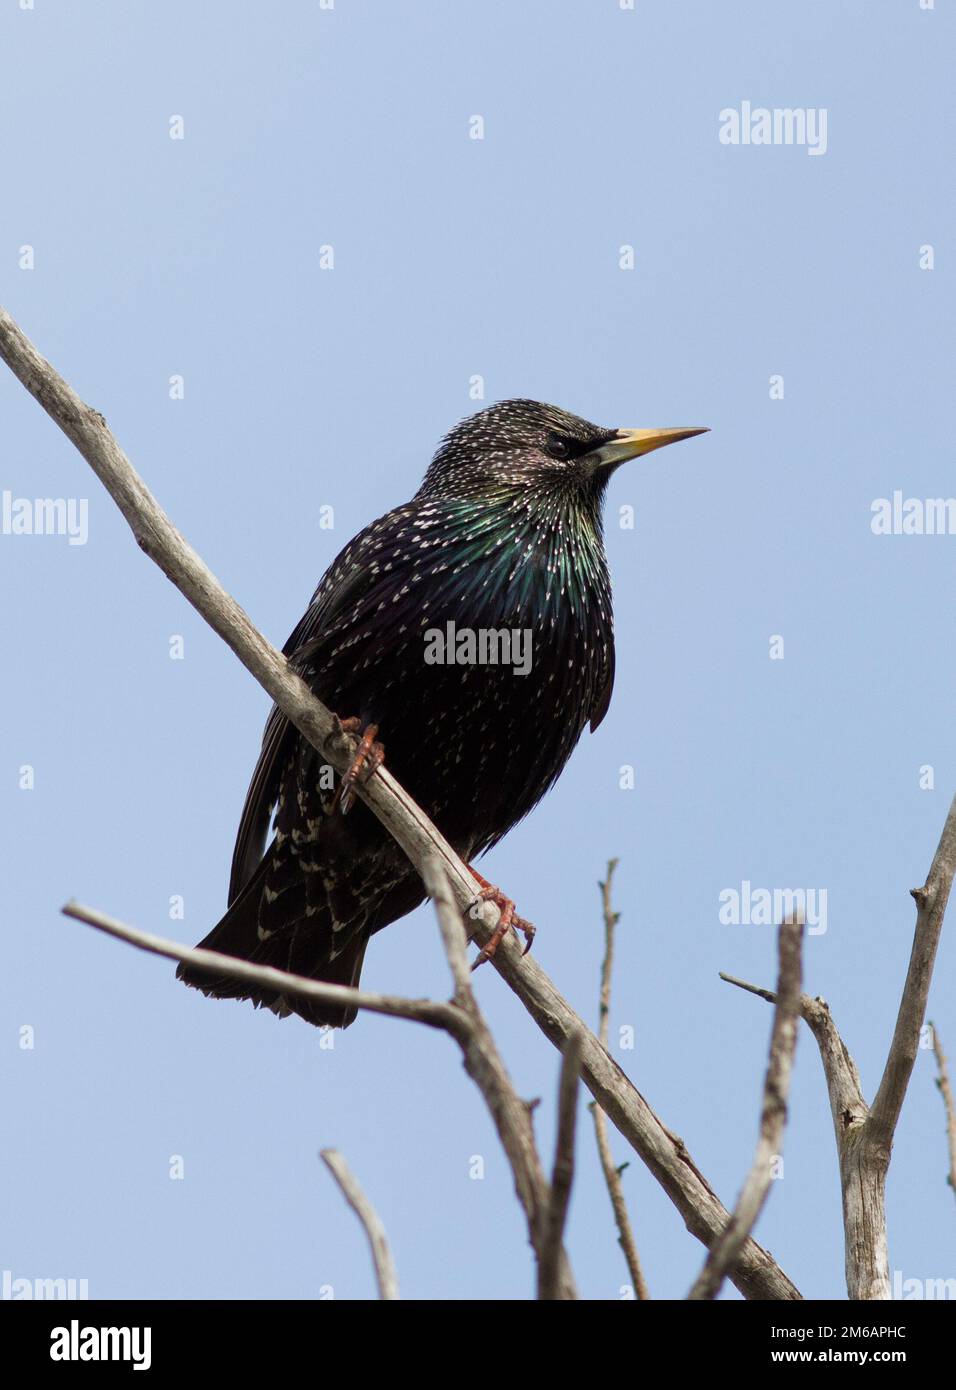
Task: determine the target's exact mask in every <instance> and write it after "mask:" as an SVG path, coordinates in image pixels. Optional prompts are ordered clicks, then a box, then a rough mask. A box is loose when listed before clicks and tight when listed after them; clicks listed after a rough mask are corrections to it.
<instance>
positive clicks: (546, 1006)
mask: <svg viewBox="0 0 956 1390" xmlns="http://www.w3.org/2000/svg"><path fill="white" fill-rule="evenodd" d="M0 358H2V359H3V360H4V361H5V362H6V363H7V365H8V366H9V367H10V369H11V371H12V372H13V373H14V375H15V376H17V377H18V378H19V380H20V381H21V382H22V383H23V385H24V386H25V387H26V389H27V390H28V391H29V392H30V393H31V395H33V396H34V398H35V399H36V400H37V401H38V402H39V403H40V405H41V406H42V407H43V409H44V410H45V411H46V412H47V413H48V414H49V415H50V417H51V418H52V419H53V421H54V422H55V423H56V424H57V425H58V426H59V427H60V429H61V430H63V432H64V434H66V436H67V438H68V439H70V440H71V441H72V442H73V444H74V445H75V446H76V448H77V449H78V450H79V452H80V454H81V455H82V456H83V458H84V459H85V460H86V461H87V463H88V464H89V465H90V467H91V468H92V469H93V471H94V472H95V473H96V475H97V477H98V478H99V479H100V481H101V482H102V483H103V486H104V487H105V488H106V490H107V491H108V492H109V494H110V496H111V497H112V498H113V500H114V501H115V502H116V504H117V506H118V507H119V509H120V511H121V512H122V513H123V515H124V517H125V518H126V520H127V522H128V523H129V525H130V528H131V530H132V531H133V535H134V537H135V538H136V540H137V543H138V544H139V545H140V546H141V548H142V549H143V550H144V551H145V552H146V553H147V554H148V555H149V556H150V558H151V559H153V560H154V561H155V563H156V564H157V565H159V567H160V568H161V569H162V570H163V572H164V574H166V575H167V577H168V578H169V579H170V580H171V581H172V582H173V583H174V584H175V585H176V587H177V588H178V589H179V590H180V592H181V593H182V594H183V595H184V596H185V597H186V598H187V599H188V600H189V602H190V603H191V604H192V605H193V606H194V607H195V608H196V610H197V611H198V612H199V613H200V614H201V615H202V617H203V618H205V620H206V621H207V622H208V623H209V625H210V626H211V627H212V628H213V629H214V631H216V632H217V633H219V635H220V636H221V637H222V638H223V640H224V641H225V642H226V643H227V644H228V646H229V647H231V649H232V650H233V651H234V652H235V653H236V655H237V656H238V657H239V660H240V661H241V662H242V663H243V665H244V666H245V667H246V669H247V670H248V671H250V672H251V674H252V675H253V676H254V677H255V678H256V680H257V681H258V682H259V684H260V685H261V686H262V687H263V689H265V690H266V691H267V692H268V694H270V695H271V696H272V698H273V700H275V702H276V704H277V705H278V706H279V708H280V709H281V710H282V712H283V714H284V715H286V717H287V718H288V719H289V720H290V721H291V723H292V724H294V725H295V727H296V728H297V729H298V730H299V732H300V733H301V734H302V735H303V737H304V738H305V739H306V740H307V741H308V742H309V743H311V744H312V746H313V747H314V748H316V749H317V750H318V751H319V753H320V754H321V755H322V756H323V757H324V759H325V760H326V761H327V762H328V763H330V764H331V765H332V766H333V767H335V768H336V769H337V770H339V771H343V770H344V769H345V768H346V767H348V766H349V765H350V763H351V761H352V757H353V752H354V748H355V739H354V738H353V737H352V736H351V735H348V734H345V733H343V732H342V729H341V725H340V724H339V721H338V720H337V719H336V717H335V715H334V714H332V712H331V711H330V710H328V709H326V708H325V706H324V705H323V704H322V703H321V701H319V700H318V699H316V697H315V696H314V695H313V694H312V693H311V691H310V690H309V689H308V687H307V686H306V685H305V683H304V682H303V681H302V680H301V679H300V678H299V677H298V676H297V675H296V673H295V672H294V671H293V670H292V668H291V667H290V666H289V664H288V662H287V661H286V660H285V658H284V657H283V656H282V655H281V653H280V652H278V651H277V650H276V649H275V647H273V646H272V644H271V643H269V642H267V641H266V640H265V638H264V637H263V636H262V635H261V634H260V633H259V632H257V631H256V629H255V628H254V627H253V625H252V623H251V622H250V621H249V618H248V617H247V616H246V614H245V613H244V612H243V610H242V609H241V608H240V607H239V605H238V604H237V603H236V602H235V600H234V599H232V598H231V597H230V595H229V594H227V593H226V591H225V590H224V589H223V587H222V585H221V584H220V583H219V582H218V580H217V579H216V578H215V576H214V575H213V574H212V573H211V571H210V570H209V569H208V568H207V566H206V565H205V564H203V562H202V560H201V559H200V557H199V556H198V555H197V554H196V552H195V551H194V550H193V549H192V548H191V547H190V546H189V545H188V544H187V543H186V542H185V540H184V539H183V537H182V536H181V535H180V534H179V532H178V531H177V530H176V528H175V527H174V526H173V525H172V523H171V522H170V520H169V518H168V517H167V516H166V514H165V513H164V512H163V510H162V508H161V507H160V506H159V504H158V503H157V502H156V500H155V498H154V497H153V496H152V494H151V493H150V492H149V490H148V488H147V487H146V485H145V483H144V482H143V480H142V479H141V478H140V477H139V475H138V474H137V473H136V471H135V470H134V468H133V466H132V464H131V463H130V461H129V459H128V458H127V457H126V455H125V454H124V453H123V451H122V449H121V448H120V446H119V444H118V443H117V441H116V439H115V438H114V436H113V435H112V434H111V432H110V430H109V429H108V427H107V425H106V422H105V420H104V419H103V417H102V415H100V414H99V412H98V411H95V410H93V409H91V408H90V407H89V406H87V405H86V404H85V403H84V402H83V401H82V400H81V399H80V398H79V396H77V394H76V392H75V391H73V389H72V388H71V387H70V386H69V385H68V384H67V382H65V381H64V380H63V378H62V377H61V376H60V375H59V374H58V373H57V372H56V371H55V370H54V368H53V367H52V366H51V365H50V363H49V362H47V361H46V360H45V359H44V358H43V357H42V356H41V355H40V353H39V352H38V351H37V349H36V348H35V347H34V345H33V344H32V343H31V342H30V340H29V339H28V338H27V337H26V335H25V334H24V333H23V332H22V330H21V329H20V328H19V327H18V326H17V324H16V323H15V322H14V321H13V319H12V318H11V317H10V315H9V314H8V313H6V311H5V310H3V309H0ZM356 792H357V794H358V795H359V796H360V797H361V798H362V800H364V801H365V802H366V803H367V804H368V806H369V808H370V809H371V810H372V812H373V813H374V814H375V815H376V816H377V817H378V819H379V820H380V821H381V823H382V825H383V826H384V827H385V829H386V830H387V831H388V832H389V834H390V835H391V836H392V837H393V839H394V840H395V841H396V843H397V844H398V845H400V846H401V848H402V849H403V850H404V852H405V853H406V854H407V855H408V858H409V859H410V861H411V862H412V864H414V865H415V867H416V869H417V870H418V871H419V872H422V871H423V864H424V860H425V858H426V856H427V855H429V854H431V853H436V854H438V856H439V857H440V858H441V860H442V863H443V866H444V869H445V872H446V874H447V875H448V878H449V881H450V884H451V891H452V894H453V896H454V899H455V902H456V904H457V905H458V907H459V909H460V910H461V911H462V912H464V911H467V910H468V908H469V907H470V906H471V904H472V903H473V902H474V897H475V886H474V879H473V877H472V875H471V874H470V873H469V872H468V870H467V869H466V867H465V865H464V864H463V863H462V862H461V860H460V859H459V858H458V856H457V855H456V854H455V853H454V851H453V850H452V849H451V846H450V845H449V844H448V842H447V841H446V840H445V839H444V837H443V836H442V835H441V834H440V832H439V831H438V830H437V829H436V827H435V826H434V825H432V823H431V822H430V821H429V820H428V818H427V816H426V815H425V814H424V812H423V811H422V810H421V808H420V807H418V806H416V804H415V803H414V801H412V799H411V797H410V796H409V795H408V793H407V792H406V791H405V790H404V789H403V788H402V787H401V786H400V785H399V783H398V782H396V780H395V778H394V777H392V775H391V774H390V773H389V771H388V769H387V768H385V767H380V768H379V769H378V770H377V772H376V773H375V776H374V777H372V778H371V779H370V780H369V781H368V782H366V783H364V784H362V785H360V786H358V787H357V788H356ZM498 915H499V914H498V911H497V909H496V908H495V907H494V905H493V904H492V903H485V904H483V907H482V910H481V913H480V915H476V916H475V917H474V918H473V919H472V920H471V921H470V930H471V932H472V934H473V935H474V936H475V938H476V939H477V941H478V942H479V944H480V945H484V944H485V943H486V942H487V941H488V940H489V938H490V936H491V934H492V932H493V930H494V928H495V926H496V924H497V921H498ZM493 962H494V966H495V969H496V970H497V971H498V973H499V975H501V977H502V978H503V979H504V980H505V981H506V982H507V984H508V985H509V987H510V988H511V989H512V990H513V991H514V992H515V994H516V995H517V996H518V998H519V999H520V1000H521V1002H522V1004H523V1005H524V1007H525V1008H526V1009H527V1011H528V1012H529V1013H530V1014H531V1016H532V1018H533V1019H534V1020H535V1022H536V1023H537V1024H538V1026H539V1028H540V1029H541V1030H542V1032H543V1033H544V1034H545V1036H546V1037H547V1038H549V1039H550V1041H551V1042H552V1043H554V1045H555V1046H556V1047H558V1048H562V1049H563V1047H564V1044H565V1042H566V1040H567V1038H568V1036H569V1034H570V1032H571V1031H572V1030H573V1029H575V1028H579V1027H583V1026H584V1025H583V1023H582V1021H581V1019H580V1018H579V1017H578V1015H577V1014H576V1013H575V1012H574V1010H573V1009H571V1007H570V1005H569V1004H568V1003H567V1000H565V999H564V998H563V997H562V996H561V995H560V994H559V993H558V991H557V990H556V989H555V987H554V985H553V983H552V982H551V980H550V979H549V978H548V976H547V975H546V974H545V972H544V971H543V970H542V969H541V968H540V966H539V965H538V964H537V962H536V961H535V960H533V959H532V957H530V956H529V957H526V958H524V959H522V952H521V949H520V947H519V946H517V944H515V943H514V942H512V941H510V940H509V939H508V938H506V939H505V940H504V941H503V942H502V943H501V945H500V946H499V947H498V950H497V952H496V953H495V955H494V957H493ZM216 964H217V968H221V967H220V962H219V961H218V960H217V962H216ZM582 1079H583V1081H584V1083H585V1085H586V1086H587V1087H588V1089H589V1090H590V1092H591V1094H592V1096H593V1097H594V1098H595V1100H597V1101H598V1102H599V1103H600V1105H601V1107H602V1108H603V1110H604V1111H605V1113H606V1114H607V1116H608V1118H609V1119H610V1121H611V1123H612V1124H614V1125H616V1126H617V1128H618V1129H619V1130H620V1132H621V1133H622V1134H623V1135H624V1137H625V1138H626V1139H627V1141H628V1143H629V1144H631V1146H632V1147H633V1148H634V1150H635V1152H636V1153H638V1154H639V1155H640V1157H641V1158H642V1160H643V1161H644V1162H645V1163H646V1164H647V1167H648V1168H649V1170H650V1172H651V1173H652V1174H653V1176H654V1177H655V1178H656V1179H657V1181H658V1182H659V1183H660V1184H661V1186H662V1187H663V1188H664V1191H665V1192H666V1193H667V1195H668V1196H669V1197H670V1199H671V1200H672V1201H673V1203H674V1205H675V1206H676V1207H677V1209H678V1211H679V1212H680V1214H681V1216H682V1217H683V1219H684V1223H685V1225H686V1226H687V1228H688V1230H689V1231H690V1232H691V1233H692V1234H693V1235H694V1236H696V1237H697V1239H698V1240H701V1241H703V1243H704V1244H705V1245H708V1246H709V1245H710V1244H711V1243H712V1241H713V1240H714V1238H715V1237H716V1235H717V1234H719V1232H720V1231H721V1230H723V1229H724V1226H725V1225H726V1220H727V1212H726V1210H725V1208H724V1207H723V1205H722V1204H721V1202H720V1201H719V1200H718V1198H717V1196H716V1194H715V1193H714V1191H713V1189H712V1188H711V1187H710V1185H709V1184H708V1183H707V1181H706V1179H705V1178H704V1176H703V1174H702V1173H701V1172H700V1170H699V1169H698V1168H697V1167H696V1165H695V1164H694V1162H693V1160H692V1158H691V1156H690V1154H689V1153H688V1151H687V1147H686V1145H685V1144H684V1142H683V1140H682V1139H681V1138H680V1137H679V1136H678V1135H676V1134H674V1133H672V1131H670V1130H669V1129H668V1128H667V1127H666V1126H665V1125H664V1124H663V1122H662V1121H661V1120H660V1119H659V1118H658V1117H657V1116H656V1115H655V1114H654V1112H653V1111H652V1110H651V1108H650V1106H649V1105H648V1104H647V1102H646V1101H645V1099H644V1097H643V1096H642V1095H641V1094H640V1093H639V1092H638V1091H637V1090H636V1088H635V1087H634V1086H633V1085H632V1083H631V1082H630V1080H629V1079H628V1078H627V1077H626V1076H625V1075H624V1073H623V1071H622V1070H621V1069H620V1067H619V1066H618V1065H617V1063H616V1062H614V1061H612V1059H611V1058H610V1057H609V1056H608V1054H607V1052H606V1051H605V1049H603V1048H602V1047H601V1045H600V1043H599V1042H598V1039H597V1038H596V1037H595V1036H594V1034H593V1033H591V1032H590V1031H588V1032H587V1033H586V1035H585V1040H584V1054H583V1059H582ZM731 1278H732V1279H733V1281H734V1283H735V1284H736V1285H737V1287H738V1288H739V1289H740V1291H741V1293H743V1294H744V1296H745V1297H747V1298H762V1299H793V1298H799V1297H800V1294H799V1292H798V1290H797V1289H796V1288H795V1287H794V1285H793V1284H792V1283H791V1281H790V1280H789V1279H788V1278H787V1276H786V1275H785V1274H784V1272H783V1271H782V1270H781V1269H780V1267H779V1266H778V1265H777V1263H776V1261H775V1260H773V1259H772V1257H771V1256H770V1255H769V1254H768V1253H767V1251H766V1250H763V1249H761V1247H760V1246H759V1245H758V1244H757V1243H756V1242H755V1241H748V1242H747V1243H746V1244H745V1245H744V1248H743V1250H742V1251H741V1253H740V1258H739V1259H738V1261H737V1264H736V1266H735V1268H734V1269H733V1270H732V1271H731Z"/></svg>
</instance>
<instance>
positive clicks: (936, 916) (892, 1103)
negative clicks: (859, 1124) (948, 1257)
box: [869, 797, 956, 1164]
mask: <svg viewBox="0 0 956 1390" xmlns="http://www.w3.org/2000/svg"><path fill="white" fill-rule="evenodd" d="M954 871H956V797H953V800H952V803H951V805H950V808H949V815H948V816H947V817H946V824H945V825H944V826H943V833H942V835H941V836H940V841H939V845H938V846H937V849H936V853H935V855H934V856H933V863H932V865H931V866H930V871H929V874H928V875H927V878H926V882H925V883H924V885H923V887H922V888H914V889H913V890H912V896H913V897H914V898H915V899H916V931H915V933H914V935H913V949H912V951H911V953H910V963H909V968H908V969H907V972H906V983H905V984H904V986H903V997H902V999H901V1000H900V1009H899V1013H898V1015H897V1018H896V1027H895V1029H894V1030H893V1041H892V1042H891V1043H890V1050H889V1055H888V1056H887V1059H886V1067H885V1069H884V1071H883V1077H882V1080H881V1081H880V1084H879V1088H878V1090H877V1092H876V1096H875V1097H874V1100H873V1108H872V1110H871V1112H870V1125H869V1129H870V1136H869V1137H870V1141H871V1142H872V1143H874V1144H878V1145H879V1146H880V1147H881V1148H883V1149H884V1150H885V1155H886V1156H885V1162H886V1163H887V1164H888V1163H889V1161H890V1149H891V1148H892V1146H893V1135H894V1133H895V1131H896V1122H897V1120H898V1119H899V1117H900V1110H901V1109H902V1108H903V1098H904V1096H905V1095H906V1088H907V1086H908V1085H909V1081H910V1077H911V1076H912V1074H913V1067H914V1065H915V1063H916V1056H917V1053H918V1052H919V1039H920V1030H921V1029H922V1027H923V1020H924V1019H925V1018H926V1001H927V999H928V997H929V986H930V981H931V979H932V978H933V965H934V963H935V960H936V948H937V947H938V945H939V938H940V933H941V931H942V929H943V916H944V914H945V912H946V903H947V901H948V899H949V890H950V888H951V887H952V883H953V873H954Z"/></svg>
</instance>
